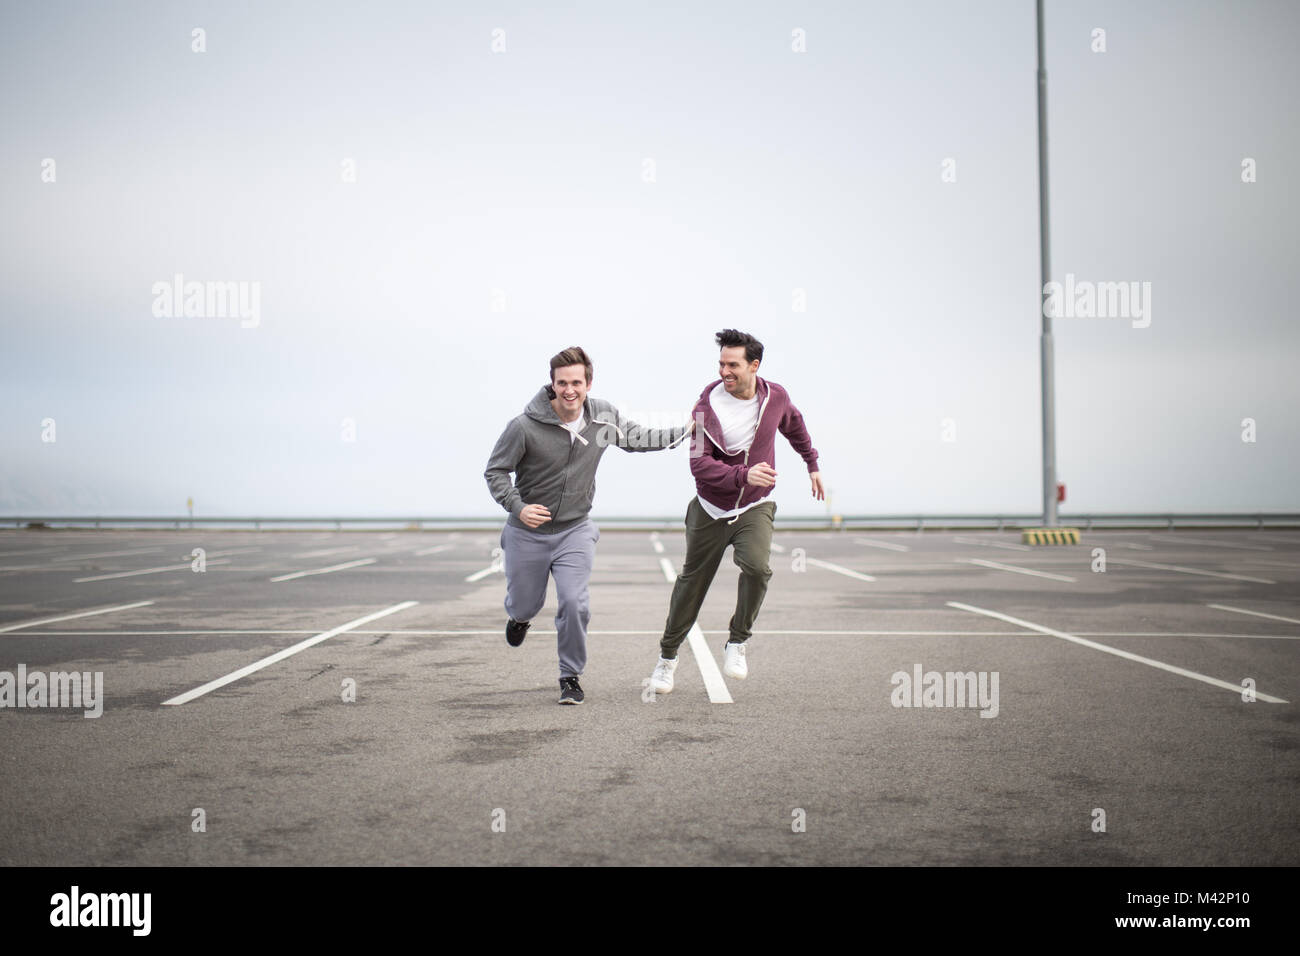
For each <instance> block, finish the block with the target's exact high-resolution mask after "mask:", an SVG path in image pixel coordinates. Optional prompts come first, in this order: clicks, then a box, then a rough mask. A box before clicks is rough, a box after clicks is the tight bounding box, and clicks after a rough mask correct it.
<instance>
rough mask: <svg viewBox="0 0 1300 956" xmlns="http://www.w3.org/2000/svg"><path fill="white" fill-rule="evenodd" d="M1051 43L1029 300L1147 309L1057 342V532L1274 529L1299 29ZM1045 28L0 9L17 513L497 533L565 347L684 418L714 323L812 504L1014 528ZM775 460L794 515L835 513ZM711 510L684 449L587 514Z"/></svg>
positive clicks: (531, 13)
mask: <svg viewBox="0 0 1300 956" xmlns="http://www.w3.org/2000/svg"><path fill="white" fill-rule="evenodd" d="M539 7H548V8H549V10H548V11H546V12H543V11H542V10H540V9H539ZM1045 20H1046V29H1047V47H1046V48H1047V68H1048V101H1049V122H1048V126H1049V137H1050V163H1051V167H1050V184H1051V223H1052V234H1051V240H1052V252H1053V262H1052V275H1053V277H1054V278H1058V279H1059V280H1060V281H1062V282H1064V281H1065V276H1066V275H1067V273H1068V274H1070V275H1072V276H1074V280H1075V282H1076V283H1078V282H1097V283H1100V282H1137V283H1139V288H1142V287H1141V283H1150V286H1149V288H1150V299H1149V301H1148V302H1146V303H1145V304H1146V305H1147V306H1149V312H1148V313H1147V315H1146V319H1145V320H1138V319H1132V320H1130V319H1129V318H1123V317H1120V318H1114V317H1110V318H1106V317H1083V316H1073V317H1063V318H1060V319H1058V320H1057V322H1056V353H1055V354H1056V370H1057V383H1056V401H1057V455H1058V474H1059V477H1060V479H1061V480H1062V481H1064V482H1066V484H1067V486H1068V494H1069V497H1068V500H1067V502H1066V505H1065V506H1064V509H1063V513H1065V514H1068V513H1069V512H1070V511H1072V510H1073V511H1093V512H1100V511H1162V512H1163V511H1206V510H1212V511H1244V510H1257V509H1258V510H1289V511H1296V510H1300V422H1298V420H1297V419H1298V416H1297V409H1300V376H1297V374H1296V372H1295V370H1294V368H1293V366H1294V364H1295V360H1296V358H1297V356H1300V330H1298V328H1297V322H1296V315H1295V310H1294V303H1295V301H1296V298H1297V276H1300V268H1298V267H1297V266H1298V264H1297V258H1298V257H1297V249H1300V235H1298V233H1300V228H1298V227H1297V214H1298V213H1300V185H1297V179H1296V176H1295V173H1294V171H1293V170H1292V166H1294V164H1295V158H1296V157H1297V156H1298V155H1300V123H1297V121H1296V117H1297V115H1300V95H1298V94H1300V58H1297V57H1296V56H1295V50H1296V47H1297V42H1298V41H1300V29H1298V28H1300V5H1297V4H1295V3H1287V2H1276V3H1237V2H1234V3H1227V2H1222V3H1194V2H1187V0H1170V2H1143V3H1140V4H1134V3H1131V2H1113V3H1102V2H1072V3H1055V2H1048V3H1047V4H1046V16H1045ZM196 28H201V29H202V30H203V31H204V33H203V34H202V42H203V44H204V45H205V50H204V52H195V51H194V49H193V46H194V45H195V43H196V42H197V41H196V40H195V37H194V33H193V31H194V30H195V29H196ZM1098 28H1100V29H1102V30H1104V31H1105V35H1104V43H1105V51H1104V52H1097V51H1095V50H1094V47H1097V46H1098V45H1099V44H1098V37H1097V35H1096V34H1095V33H1094V31H1095V30H1097V29H1098ZM498 31H499V32H498ZM796 31H802V34H796ZM1034 31H1035V25H1034V4H1033V3H1032V2H1029V0H1019V2H1014V3H1013V2H994V3H972V2H966V0H962V2H933V3H862V2H849V0H845V2H835V3H763V2H751V0H745V2H736V3H682V4H676V5H668V4H663V3H649V2H646V3H635V4H633V3H622V4H609V3H600V2H590V3H565V4H558V3H555V4H538V3H508V2H499V3H496V4H493V5H491V7H490V11H489V10H484V9H483V8H482V5H479V4H471V3H439V4H430V3H416V2H411V3H381V2H376V3H367V4H351V3H349V4H327V3H320V2H311V3H295V4H290V3H273V2H267V3H261V2H259V3H211V4H206V3H185V2H165V3H164V2H160V3H118V4H105V3H59V2H50V3H38V4H22V5H19V4H5V5H4V6H3V7H2V8H0V208H3V210H4V215H3V218H2V219H0V283H2V284H3V290H4V291H3V299H2V300H0V514H33V513H44V514H54V513H57V514H177V513H183V511H184V508H185V499H186V498H187V497H189V496H193V497H194V499H195V502H196V505H195V513H196V514H199V515H204V514H206V515H237V514H252V513H257V514H264V515H303V514H324V515H336V514H337V515H488V516H499V517H500V516H503V512H501V511H500V509H499V507H498V506H497V505H496V504H495V502H493V501H492V499H491V498H490V496H489V495H488V492H487V488H486V485H485V483H484V481H483V476H482V473H483V468H484V466H485V464H486V461H487V457H488V453H489V451H490V450H491V448H492V445H493V443H494V442H495V440H496V438H497V436H498V435H499V433H500V432H501V430H502V428H503V427H504V426H505V424H506V422H507V420H508V419H509V418H511V417H512V416H514V415H517V414H519V412H520V411H521V410H522V409H523V406H524V405H525V404H526V402H527V401H528V400H529V399H530V398H531V397H532V395H533V394H534V393H535V392H536V390H537V388H538V387H539V386H540V385H541V384H542V383H543V382H544V381H545V379H546V375H547V360H548V358H549V357H550V355H551V354H553V353H554V352H556V351H559V350H560V349H561V348H564V347H566V346H569V345H574V344H579V345H582V346H584V347H585V348H586V349H587V350H588V351H589V352H590V353H591V355H592V356H593V358H594V360H595V365H596V375H595V381H594V383H593V388H592V394H593V395H596V396H599V397H603V398H606V399H609V400H611V401H613V402H615V403H617V404H620V405H623V406H625V407H626V408H627V409H628V410H630V411H633V412H634V413H644V414H645V415H664V416H669V415H671V416H677V417H683V418H684V417H685V415H686V413H687V411H688V410H689V408H690V407H691V405H692V403H693V402H694V400H695V398H696V396H698V394H699V393H700V391H701V390H702V389H703V388H704V387H705V385H706V384H707V383H708V382H709V381H710V380H712V379H714V378H715V377H716V368H717V366H716V361H717V350H716V348H715V347H714V345H713V333H714V332H716V331H717V330H718V329H720V328H724V327H731V326H734V327H738V328H741V329H743V330H746V331H749V332H752V333H753V334H755V335H757V336H758V337H759V338H760V339H762V340H763V342H764V343H765V344H766V346H767V357H766V358H765V360H764V362H763V366H762V369H761V370H760V374H762V375H764V376H766V377H769V378H771V379H772V380H773V381H776V382H779V383H781V384H782V385H784V386H786V388H787V389H788V390H789V392H790V395H791V397H792V399H793V401H794V403H795V404H796V405H797V406H798V407H799V408H800V410H801V411H802V412H803V413H804V416H805V420H806V422H807V424H808V427H809V430H810V432H811V434H812V437H813V441H814V444H815V445H816V447H817V448H818V450H819V451H820V453H821V460H822V473H823V476H824V477H825V479H826V481H827V483H828V486H829V488H830V490H831V492H832V495H833V500H832V506H833V509H834V510H835V511H836V512H839V513H843V514H850V515H852V514H881V513H899V512H931V513H936V512H942V513H953V512H970V513H985V512H995V511H1003V512H1007V511H1016V512H1033V511H1035V510H1037V509H1038V508H1039V507H1040V506H1041V470H1040V455H1041V435H1040V428H1041V426H1040V373H1039V327H1040V311H1039V310H1040V306H1041V295H1040V292H1041V289H1040V283H1039V253H1038V176H1037V128H1036V103H1035V88H1036V82H1035V69H1036V58H1035V32H1034ZM800 36H802V43H803V45H804V47H805V51H804V52H796V50H795V49H794V47H795V46H798V45H799V43H800ZM494 45H495V46H496V50H494ZM1247 159H1251V160H1254V164H1253V168H1254V175H1255V179H1256V181H1255V182H1243V181H1242V179H1243V161H1244V160H1247ZM47 160H53V161H54V162H53V165H52V166H51V165H50V164H49V163H47V162H46V161H47ZM948 160H951V162H946V161H948ZM349 163H350V165H348V164H349ZM1288 164H1291V165H1288ZM349 169H351V170H354V171H355V181H354V182H349V181H346V178H347V175H346V174H347V171H348V170H349ZM51 172H52V173H53V181H52V182H51V181H47V180H48V179H49V178H50V174H51ZM945 172H947V173H948V175H947V176H945ZM954 173H955V181H945V179H947V180H953V179H954V175H953V174H954ZM648 180H652V181H648ZM177 274H180V275H182V276H183V277H184V279H185V281H200V282H208V281H213V282H248V283H256V289H257V292H258V294H259V296H260V301H259V303H258V304H259V306H260V308H259V310H258V313H257V315H256V324H253V320H252V319H249V320H245V321H241V319H240V318H238V317H220V316H189V317H187V316H185V315H184V312H183V310H179V309H178V314H175V315H172V316H167V315H158V314H156V313H157V312H158V311H160V308H161V307H160V305H159V294H158V293H157V292H156V289H155V286H156V284H157V283H171V282H172V281H173V277H174V276H176V275H177ZM247 288H248V289H249V290H250V291H251V290H252V289H253V288H254V287H253V286H248V287H247ZM801 299H802V302H803V303H804V310H803V311H798V310H797V308H798V305H799V303H800V301H801ZM250 304H251V303H250ZM1146 320H1149V325H1147V326H1146V327H1136V326H1135V323H1137V325H1138V326H1140V325H1141V324H1142V323H1143V322H1144V321H1146ZM345 419H349V420H351V421H352V422H354V423H355V440H354V441H348V440H345V439H346V438H347V437H348V435H347V434H346V429H345V425H344V420H345ZM1244 419H1252V420H1253V421H1254V423H1255V425H1254V427H1255V435H1254V437H1255V439H1256V440H1255V441H1253V442H1245V441H1243V440H1242V434H1243V426H1242V422H1243V420H1244ZM48 420H53V423H54V424H53V435H52V436H51V434H50V431H51V426H50V425H49V424H48ZM49 437H54V438H55V440H54V441H48V440H43V439H46V438H49ZM776 467H777V470H778V472H779V474H780V476H781V477H780V479H779V480H778V484H777V489H776V492H775V497H776V500H777V501H778V503H779V505H780V507H781V509H782V515H783V516H790V515H798V514H807V515H816V514H824V513H825V511H826V506H825V505H822V504H820V503H816V502H813V501H812V500H811V497H810V495H809V490H808V483H807V479H806V477H805V476H804V468H803V467H802V463H801V462H799V460H798V458H797V456H796V455H795V454H794V453H793V451H792V450H791V449H790V448H789V446H788V445H786V444H785V443H784V442H781V443H779V445H778V451H777V461H776ZM692 493H693V485H692V482H691V480H690V475H689V470H688V467H687V459H686V454H685V450H684V449H678V450H676V451H672V452H665V453H661V454H654V455H624V454H622V453H620V452H618V451H616V450H611V451H609V452H607V453H606V456H605V459H604V463H603V465H602V468H601V472H600V476H599V488H598V492H597V496H596V510H595V516H596V517H597V518H598V519H599V517H600V516H602V515H605V516H612V515H666V516H677V515H679V514H680V513H681V512H682V511H683V510H684V508H685V505H686V503H687V501H688V500H689V498H690V496H691V494H692Z"/></svg>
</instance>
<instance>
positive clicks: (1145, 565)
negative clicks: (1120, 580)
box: [1110, 558, 1277, 584]
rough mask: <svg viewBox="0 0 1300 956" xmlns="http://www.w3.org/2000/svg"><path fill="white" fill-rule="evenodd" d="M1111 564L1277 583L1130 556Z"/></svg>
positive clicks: (1236, 579)
mask: <svg viewBox="0 0 1300 956" xmlns="http://www.w3.org/2000/svg"><path fill="white" fill-rule="evenodd" d="M1110 563H1111V564H1128V565H1131V566H1133V567H1135V568H1154V569H1155V570H1157V571H1178V572H1180V573H1182V574H1199V575H1201V576H1202V577H1207V578H1227V579H1228V580H1229V581H1253V582H1254V583H1256V584H1277V582H1276V581H1270V580H1268V578H1251V577H1247V576H1246V575H1244V574H1224V573H1223V572H1221V571H1202V570H1201V569H1200V568H1184V567H1180V566H1178V565H1176V564H1152V563H1151V562H1149V561H1132V560H1129V559H1128V558H1125V559H1123V560H1121V559H1120V558H1111V559H1110Z"/></svg>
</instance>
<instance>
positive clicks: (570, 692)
mask: <svg viewBox="0 0 1300 956" xmlns="http://www.w3.org/2000/svg"><path fill="white" fill-rule="evenodd" d="M586 696H587V695H586V694H584V693H583V692H582V688H581V687H579V686H578V678H576V677H561V678H560V703H561V704H581V703H582V701H583V698H585V697H586Z"/></svg>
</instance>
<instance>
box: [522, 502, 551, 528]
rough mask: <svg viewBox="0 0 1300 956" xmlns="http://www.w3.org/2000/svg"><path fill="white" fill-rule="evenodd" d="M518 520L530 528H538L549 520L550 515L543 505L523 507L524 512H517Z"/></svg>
mask: <svg viewBox="0 0 1300 956" xmlns="http://www.w3.org/2000/svg"><path fill="white" fill-rule="evenodd" d="M519 520H520V521H522V522H523V523H524V524H526V525H528V527H530V528H538V527H541V526H542V525H544V524H546V522H548V521H550V520H551V513H550V512H549V511H547V510H546V506H545V505H524V510H523V511H521V512H519Z"/></svg>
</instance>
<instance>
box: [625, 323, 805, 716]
mask: <svg viewBox="0 0 1300 956" xmlns="http://www.w3.org/2000/svg"><path fill="white" fill-rule="evenodd" d="M717 343H718V347H719V348H720V349H721V352H720V354H719V356H718V375H719V378H720V379H721V381H715V382H710V383H709V384H708V386H707V387H706V388H705V389H704V391H703V392H702V393H700V400H699V401H698V402H696V404H695V409H694V412H693V413H692V417H693V418H694V420H695V422H696V429H695V442H694V444H693V445H692V446H691V474H693V475H694V476H695V489H696V491H697V492H698V494H697V495H696V497H695V498H693V499H691V503H690V505H689V506H687V509H686V559H685V560H684V561H683V562H682V573H681V574H679V575H678V576H677V582H676V584H674V585H673V596H672V601H671V603H670V604H669V606H668V620H667V622H666V623H665V624H664V636H663V640H661V641H660V642H659V653H660V657H659V664H658V666H656V667H655V671H654V675H653V676H652V677H651V678H650V684H651V686H652V687H653V688H654V690H655V692H656V693H659V694H667V693H669V692H670V691H671V690H672V689H673V671H674V670H676V668H677V649H678V648H679V647H680V646H681V643H682V641H683V640H685V639H686V635H687V633H688V632H689V631H690V629H691V626H692V625H693V624H694V623H695V618H696V616H697V615H698V614H699V612H700V605H702V604H703V603H704V596H705V594H707V593H708V590H709V585H710V584H712V583H713V576H714V575H715V574H717V571H718V565H719V564H720V563H721V562H722V554H723V552H724V551H726V549H727V546H728V545H731V546H732V549H733V550H732V559H733V560H734V561H735V562H736V565H737V566H738V567H739V568H740V583H739V586H738V587H737V594H736V613H735V614H734V615H733V616H732V618H731V624H730V626H729V632H730V636H729V638H728V640H727V645H726V648H725V650H724V657H725V659H724V661H723V665H722V672H723V673H724V674H726V675H727V676H728V677H732V678H735V679H737V680H744V679H745V677H746V676H747V675H748V672H749V669H748V665H747V664H746V663H745V642H746V641H747V640H748V639H749V637H750V634H751V633H752V630H751V629H752V628H753V626H754V619H755V618H756V617H758V609H759V608H760V607H762V605H763V596H764V595H765V594H766V593H767V582H768V579H769V578H771V577H772V569H771V568H770V567H769V566H768V556H769V555H770V554H771V550H772V519H773V517H774V516H775V515H776V502H774V501H765V500H764V499H765V498H766V497H767V496H768V495H769V494H770V493H771V491H772V488H773V487H774V486H775V485H776V469H775V467H774V464H775V462H776V433H777V432H778V431H779V432H780V433H781V434H782V435H784V436H785V437H786V440H787V441H789V442H790V446H791V447H792V448H793V449H794V450H795V451H796V452H798V453H799V456H800V457H801V458H802V459H803V460H804V462H805V464H807V466H808V477H809V478H810V479H811V481H812V494H813V497H814V498H817V499H819V500H825V498H826V491H825V488H824V487H823V485H822V477H821V473H820V472H819V471H818V470H817V449H815V448H813V445H812V439H811V438H809V437H808V430H807V429H806V428H805V427H804V424H803V416H802V415H800V414H799V410H798V409H797V408H795V407H794V405H792V404H791V402H790V396H789V395H788V394H786V390H785V389H784V388H782V387H781V386H780V385H777V384H776V383H775V382H769V381H767V380H766V379H762V378H759V377H758V366H759V363H760V362H761V361H762V359H763V343H762V342H760V341H759V340H758V339H756V338H754V337H753V336H752V335H748V334H746V333H744V332H738V331H737V330H735V329H724V330H723V331H721V332H719V333H718V334H717Z"/></svg>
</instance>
